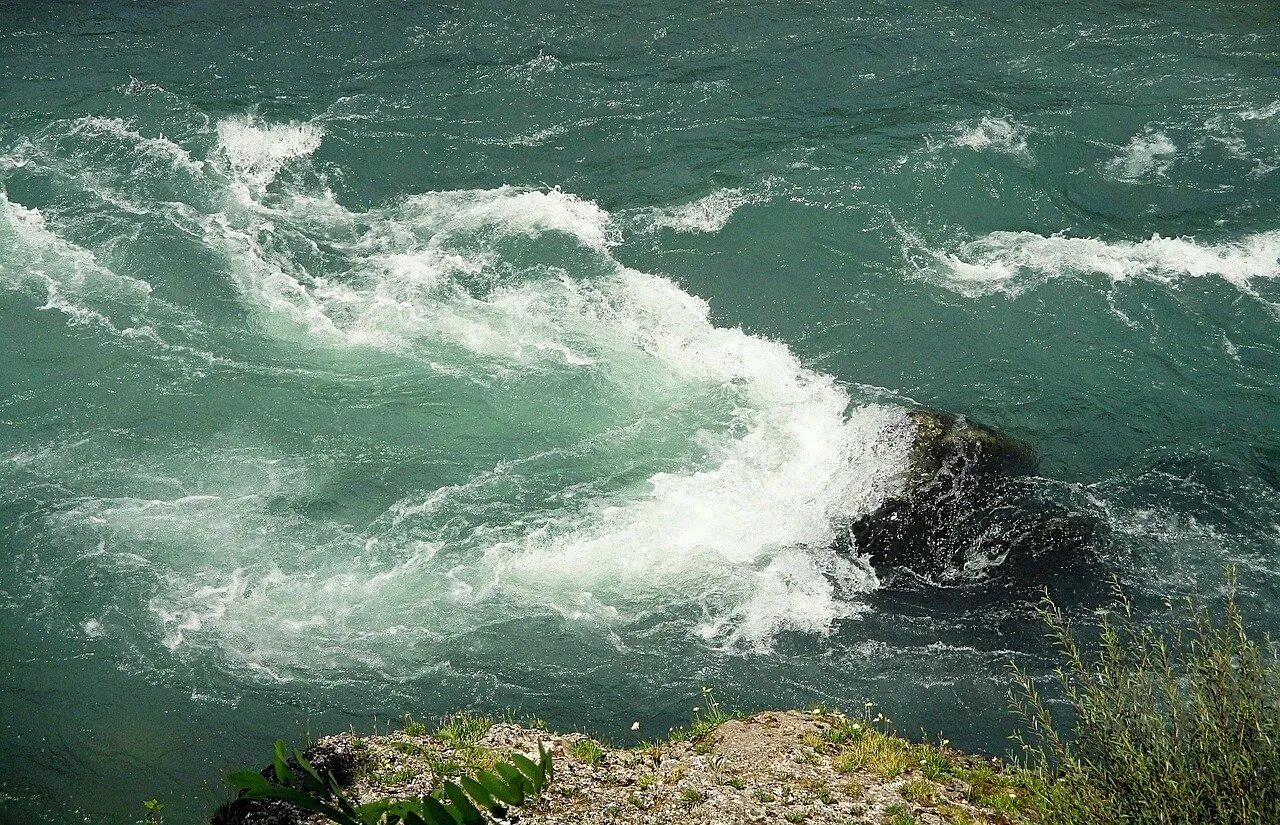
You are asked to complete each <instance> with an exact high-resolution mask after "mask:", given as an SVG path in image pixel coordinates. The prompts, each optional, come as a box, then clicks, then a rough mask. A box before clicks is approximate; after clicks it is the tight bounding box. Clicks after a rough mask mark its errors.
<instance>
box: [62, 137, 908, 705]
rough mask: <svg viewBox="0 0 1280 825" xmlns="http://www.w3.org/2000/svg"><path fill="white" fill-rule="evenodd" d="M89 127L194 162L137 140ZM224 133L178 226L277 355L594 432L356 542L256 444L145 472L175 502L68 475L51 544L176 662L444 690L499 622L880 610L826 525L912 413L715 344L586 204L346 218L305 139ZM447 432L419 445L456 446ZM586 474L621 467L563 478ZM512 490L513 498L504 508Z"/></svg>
mask: <svg viewBox="0 0 1280 825" xmlns="http://www.w3.org/2000/svg"><path fill="white" fill-rule="evenodd" d="M82 128H83V129H86V130H93V131H96V132H101V133H104V134H105V135H107V136H109V137H111V138H112V139H121V140H125V141H131V142H133V143H134V144H137V145H138V146H139V147H141V148H142V150H143V151H149V152H154V153H156V155H157V156H158V157H159V156H163V157H164V158H166V159H167V161H168V162H171V163H172V164H174V166H175V168H178V167H185V166H187V165H188V162H187V160H186V159H184V157H183V156H181V155H180V154H179V153H178V152H175V151H174V150H173V149H172V148H171V147H169V145H168V144H166V143H155V144H150V143H148V141H149V140H160V139H159V138H155V139H149V138H147V137H145V136H143V135H140V134H138V133H136V132H135V131H134V130H132V128H131V127H130V126H129V125H128V124H127V123H126V122H124V121H115V120H109V121H103V122H101V123H98V122H94V123H88V122H86V123H85V124H83V125H82ZM213 132H214V134H215V135H216V138H217V145H216V147H214V148H213V149H212V150H211V152H210V153H209V158H208V160H207V161H203V162H202V161H190V163H192V164H195V165H197V166H201V165H203V164H204V163H207V164H208V165H209V167H210V174H208V175H207V176H203V177H201V178H200V179H199V180H198V181H197V186H198V187H203V188H202V189H201V190H198V191H197V194H198V197H192V198H191V199H190V202H189V203H184V204H179V205H174V206H172V207H171V208H170V207H166V209H167V210H168V211H167V212H166V219H167V220H169V221H171V222H172V223H174V224H176V225H178V226H180V227H182V228H183V229H184V230H186V231H187V232H188V233H189V234H190V235H191V236H193V237H196V238H198V239H200V240H201V241H202V242H203V244H204V246H205V248H206V250H207V252H208V253H210V254H211V255H213V256H214V258H215V259H216V260H220V261H222V262H223V264H224V266H225V271H226V272H227V274H228V275H230V277H231V278H232V279H233V281H234V283H235V285H236V287H237V290H238V293H239V295H240V298H241V300H242V301H243V303H244V305H245V307H246V308H248V309H249V310H250V312H251V313H253V315H254V317H256V318H257V319H258V320H259V322H260V323H261V331H262V332H265V333H267V334H268V335H267V337H268V339H269V341H270V342H271V343H272V345H273V346H274V348H275V349H277V350H279V351H281V352H288V353H291V356H290V357H294V358H306V357H309V356H308V353H312V352H315V351H317V349H319V350H324V349H327V348H332V349H333V350H334V351H336V352H341V353H342V354H343V355H344V357H351V358H359V357H361V356H360V353H361V352H362V351H364V352H369V353H383V354H386V355H390V356H394V357H395V358H397V359H402V363H403V364H405V365H407V366H404V367H403V369H404V370H405V374H406V375H413V376H414V377H415V380H418V381H421V382H426V383H430V382H432V381H435V380H437V376H439V375H449V376H453V375H463V376H466V377H467V378H468V379H470V380H472V381H474V382H476V384H478V385H480V386H483V387H490V388H492V389H490V390H489V392H490V393H498V395H497V396H494V397H492V398H490V401H491V402H492V403H496V404H499V405H503V406H509V407H511V408H512V411H511V415H513V416H514V415H517V414H518V413H519V410H520V409H523V407H521V405H528V407H529V409H530V410H531V412H532V414H535V415H536V414H537V413H536V412H535V411H536V410H538V409H546V408H548V407H550V408H556V409H561V410H563V409H565V408H568V407H572V406H575V405H581V406H583V407H584V408H586V409H589V411H590V414H589V415H586V416H584V417H582V419H581V420H578V419H575V418H574V417H573V416H570V415H564V414H561V415H557V416H555V421H556V422H557V427H559V428H560V429H562V430H564V432H563V433H562V434H558V435H557V438H558V439H559V440H558V441H557V442H556V443H554V444H553V445H552V446H551V447H550V448H548V449H544V450H541V451H540V452H537V453H536V454H534V455H532V456H527V457H522V458H521V459H518V460H517V461H520V460H523V458H528V461H527V462H526V463H524V464H518V463H506V464H502V463H500V464H499V465H498V466H488V467H485V466H482V467H478V468H474V469H475V471H474V473H473V474H472V480H471V481H465V480H464V481H463V482H462V483H460V484H452V485H449V486H448V487H442V488H438V489H424V490H421V491H412V490H407V491H399V494H398V495H397V496H395V497H394V499H393V500H392V501H389V502H387V503H386V504H385V505H384V508H385V509H384V513H383V515H382V516H379V517H377V518H375V519H374V520H373V521H372V522H371V523H363V524H361V525H353V524H349V523H347V522H346V521H344V520H342V519H341V518H337V517H335V516H333V515H328V516H326V515H323V514H317V513H314V512H310V511H307V510H305V508H302V509H300V508H298V507H295V506H293V505H292V504H291V503H290V502H291V500H292V497H293V496H294V495H305V494H307V493H308V491H310V492H313V493H315V494H316V495H320V492H319V490H320V489H321V488H323V486H324V485H325V484H326V482H325V480H324V478H323V477H322V476H316V475H315V474H314V473H312V472H311V471H310V470H308V469H306V465H307V463H308V462H307V461H304V460H302V459H300V458H298V457H290V456H281V455H271V454H270V453H268V452H265V451H264V450H263V449H262V448H261V447H259V446H257V445H254V444H252V443H247V444H245V445H243V446H242V447H237V448H235V449H230V450H228V449H226V448H225V446H222V447H219V446H218V445H214V444H207V445H195V446H193V449H195V450H197V451H198V452H200V453H201V455H202V458H201V460H200V461H199V462H195V463H192V464H191V465H190V466H179V467H175V466H173V465H170V464H164V463H162V464H161V465H160V466H156V467H154V468H152V469H151V470H150V471H149V472H150V473H151V474H152V475H153V476H154V477H156V478H168V479H170V481H169V482H166V483H165V484H163V485H161V488H160V489H155V490H137V491H131V492H121V493H119V494H114V495H111V496H104V495H103V490H102V488H101V486H100V485H96V484H95V483H94V482H93V480H92V479H85V478H81V479H79V480H77V484H80V485H83V489H84V491H85V492H84V494H83V495H81V496H79V497H78V498H77V500H76V501H75V502H74V503H73V504H71V505H70V506H66V507H64V508H63V509H62V510H61V511H60V512H59V513H58V514H57V515H55V516H54V517H53V521H54V522H55V523H56V525H57V529H58V530H59V531H60V533H61V534H62V535H63V536H65V537H67V538H68V539H69V540H70V541H72V542H73V543H74V542H86V543H92V544H94V545H99V544H100V546H101V552H99V553H96V554H93V555H92V557H91V564H92V566H93V567H94V568H95V569H96V570H97V571H98V575H100V576H101V577H102V578H103V579H106V580H119V581H120V582H121V586H120V588H119V590H118V592H116V593H115V594H114V596H113V598H114V599H115V600H116V601H115V602H114V604H115V605H116V607H117V609H118V610H120V611H121V612H124V613H130V614H134V618H135V621H136V620H137V619H138V617H137V616H136V613H137V611H138V609H139V608H140V607H143V605H145V608H144V609H146V610H147V611H148V612H149V615H150V616H151V617H152V621H154V622H155V623H156V625H157V627H158V633H159V638H158V639H157V642H158V643H159V644H161V645H163V647H164V648H165V649H167V650H168V651H169V653H170V655H172V656H173V657H175V659H176V660H179V661H184V662H195V661H199V660H202V659H205V660H207V659H208V658H209V657H210V656H213V657H216V658H217V659H219V660H221V661H224V662H227V663H230V664H232V665H234V666H235V667H237V668H238V669H240V670H241V671H242V672H243V673H246V674H249V675H251V676H252V677H254V678H265V679H271V680H278V679H287V678H291V677H292V676H296V675H298V674H302V673H306V674H310V675H312V676H316V677H319V678H324V674H333V675H335V678H340V677H339V676H338V674H343V673H345V672H348V671H352V670H358V669H360V668H373V669H375V670H377V671H378V672H379V673H382V674H390V675H391V677H392V678H399V677H402V676H405V675H408V674H411V673H414V672H417V671H418V670H419V669H421V668H422V667H425V666H431V663H433V662H435V661H436V659H435V656H434V654H433V653H432V652H431V651H432V649H433V648H434V647H435V646H438V645H439V644H440V643H441V641H442V640H444V639H460V638H467V637H469V636H472V635H474V636H476V638H477V639H479V638H480V637H482V636H483V634H484V632H485V631H484V628H486V627H487V626H489V625H490V624H492V623H495V622H505V621H507V620H508V619H509V617H510V616H513V615H516V616H526V617H529V618H530V621H540V620H550V619H552V618H554V619H555V620H556V621H559V622H567V623H570V624H573V625H577V626H583V627H588V628H595V630H594V631H593V632H597V633H600V634H605V635H611V634H618V633H624V634H625V633H626V632H627V629H628V628H636V627H643V626H647V625H650V624H652V623H655V622H659V623H674V625H673V626H675V627H679V628H681V631H680V632H682V633H683V634H684V635H685V636H687V637H689V638H701V639H703V640H704V641H705V642H707V643H712V644H716V645H720V646H724V647H727V648H734V649H742V648H753V649H755V648H764V647H767V646H769V645H770V644H771V643H772V641H773V639H774V638H775V637H776V636H777V635H778V634H779V633H783V632H786V631H801V632H806V633H823V632H826V631H828V630H829V629H830V628H831V627H832V626H833V624H834V623H835V622H836V621H837V620H838V619H840V618H841V617H844V616H847V615H850V614H851V613H852V612H854V611H856V610H857V599H858V596H859V595H860V594H862V593H865V592H866V591H867V590H869V589H872V588H874V587H875V586H876V585H877V580H876V578H875V575H874V572H873V571H871V570H870V568H868V567H867V566H866V565H865V564H862V563H860V562H859V561H858V560H856V559H853V560H850V559H837V558H835V557H834V556H833V555H832V554H831V553H830V552H829V551H828V547H829V545H830V543H831V541H832V538H833V535H832V527H831V524H832V520H833V518H835V517H837V516H848V515H851V514H856V513H860V512H866V511H869V510H870V509H873V508H874V507H875V506H877V504H878V503H879V502H880V501H881V500H882V499H883V498H884V496H886V495H887V494H889V493H890V492H891V491H892V490H893V489H895V486H896V485H897V484H898V483H899V477H900V469H901V467H902V465H903V462H904V461H905V455H906V449H907V444H908V443H909V440H910V433H909V431H908V428H907V425H906V422H905V419H904V417H903V413H902V410H901V409H900V408H898V407H892V406H878V405H862V406H858V405H855V404H854V403H853V401H852V399H851V397H850V395H849V393H848V391H847V390H846V389H845V388H844V387H842V386H840V385H839V384H838V383H837V382H835V381H834V380H832V379H831V378H830V377H829V376H826V375H822V374H820V373H816V372H813V371H812V370H810V369H808V368H806V367H805V366H804V365H803V364H802V363H801V362H800V360H799V359H798V358H797V357H796V356H795V354H794V353H792V352H791V351H790V350H789V349H788V348H787V347H786V346H785V345H784V344H781V343H779V342H775V341H770V340H767V339H765V338H761V337H758V336H753V335H750V334H748V333H746V332H744V331H742V330H740V329H727V328H722V327H717V326H715V325H714V324H713V323H712V322H711V319H710V308H709V307H708V305H707V303H706V302H705V301H703V300H701V299H700V298H698V297H696V296H693V295H690V294H689V293H687V292H685V291H684V290H682V289H681V288H680V286H679V285H678V284H677V283H675V282H674V281H672V280H671V279H669V278H665V277H662V276H659V275H654V274H649V273H645V272H641V271H638V270H635V269H631V268H629V267H626V266H624V265H623V264H622V263H621V262H620V261H618V260H617V259H616V258H615V257H614V250H615V249H616V247H617V246H618V244H619V243H620V241H621V237H622V234H621V229H620V224H619V221H617V220H615V218H614V216H613V215H611V214H610V213H609V212H607V211H606V210H604V209H602V208H601V207H600V206H599V205H598V204H596V203H594V202H592V201H590V200H587V199H585V198H581V197H578V196H575V195H573V194H570V193H566V192H562V191H560V190H559V189H528V188H519V187H512V186H502V187H498V188H495V189H481V190H458V191H444V192H428V193H424V194H420V195H416V196H410V197H406V198H402V199H399V200H398V201H396V202H394V203H391V204H387V205H383V206H376V207H373V208H370V209H367V210H363V211H358V210H353V209H349V208H347V207H345V206H343V205H342V204H341V203H340V202H339V199H338V197H337V196H336V195H335V193H334V192H332V191H331V190H329V189H328V188H327V187H326V186H325V185H324V184H323V182H322V181H319V180H317V179H316V178H315V177H314V176H309V175H307V174H306V172H307V169H308V165H309V160H308V158H309V156H310V155H311V154H312V153H314V152H315V151H316V149H317V148H318V147H319V145H320V142H321V140H322V137H323V133H322V130H321V129H320V128H319V127H318V126H317V125H315V124H310V123H290V124H273V123H269V122H265V121H262V120H260V119H258V118H256V117H253V116H244V117H233V118H226V119H224V120H222V121H220V122H218V123H217V124H216V127H215V128H214V129H213ZM174 145H175V146H176V144H174ZM287 168H290V169H291V171H290V172H288V173H286V172H285V170H286V169H287ZM295 171H296V172H297V173H298V174H294V172H295ZM759 197H761V196H760V195H753V194H749V193H746V192H744V191H743V190H738V189H733V190H729V189H726V190H719V191H717V192H714V193H712V194H710V195H708V196H707V197H704V198H701V199H699V200H697V201H694V202H692V203H690V204H686V205H684V206H682V207H679V208H676V209H673V210H661V211H655V212H654V213H652V214H651V215H650V216H649V218H650V219H651V220H652V221H653V224H654V225H655V226H657V225H662V226H666V227H669V228H674V229H678V230H679V231H718V230H719V229H720V228H722V227H723V226H724V225H725V223H726V222H727V221H728V220H729V219H730V216H731V215H732V214H733V211H734V210H735V209H737V208H739V207H740V206H742V205H745V204H747V203H752V202H756V200H757V199H758V198H759ZM627 221H628V222H630V217H628V218H627ZM534 404H536V405H537V406H533V405H534ZM506 414H507V411H505V410H504V411H502V412H500V413H497V415H498V416H499V417H501V416H504V415H506ZM663 422H665V424H662V423H663ZM462 424H467V427H471V424H470V423H468V422H467V421H466V419H465V418H463V419H461V423H460V424H453V423H450V421H449V420H445V421H444V422H443V423H437V422H433V423H432V424H431V426H432V427H436V428H441V429H432V430H430V431H429V432H430V433H431V437H433V438H436V439H440V440H442V441H443V442H445V443H451V442H453V441H456V442H457V443H460V444H465V439H466V438H468V437H471V435H470V433H471V432H472V429H467V427H463V426H462ZM659 425H662V426H659ZM475 431H476V432H480V430H478V429H477V430H475ZM514 446H517V447H518V445H514ZM597 459H604V460H605V461H606V462H607V464H605V465H602V466H617V467H622V468H626V469H625V471H624V472H617V471H615V473H616V478H615V477H613V476H611V475H610V474H609V473H604V474H601V473H600V472H598V469H599V468H595V467H592V466H585V467H579V468H577V470H576V471H574V472H569V471H568V470H565V469H560V468H562V467H573V466H574V464H575V462H591V461H594V460H597ZM133 460H135V461H136V460H137V458H136V456H135V457H133ZM299 463H301V468H299V466H295V465H299ZM233 466H240V467H243V468H244V472H243V473H241V474H239V480H236V481H232V480H230V479H233V478H235V477H236V474H230V475H229V468H231V467H233ZM291 468H292V469H291ZM117 469H118V468H117ZM551 470H554V472H550V471H551ZM561 476H563V477H564V479H565V480H563V481H561V480H560V477H561ZM513 477H515V478H516V479H517V480H518V487H519V488H520V491H519V495H520V496H523V498H519V499H513V500H508V497H509V495H510V492H511V490H510V488H509V486H507V485H505V484H504V483H497V484H492V483H490V481H491V480H493V479H498V480H499V481H503V480H509V479H511V478H513ZM579 477H589V478H590V479H591V481H590V483H582V482H581V481H579V480H578V479H579ZM473 482H474V483H473ZM289 491H294V492H293V493H290V492H289ZM495 521H496V523H494V522H495ZM126 579H127V581H128V584H127V585H126V584H124V582H125V580H126ZM528 641H529V642H530V643H535V642H536V640H535V639H530V640H528Z"/></svg>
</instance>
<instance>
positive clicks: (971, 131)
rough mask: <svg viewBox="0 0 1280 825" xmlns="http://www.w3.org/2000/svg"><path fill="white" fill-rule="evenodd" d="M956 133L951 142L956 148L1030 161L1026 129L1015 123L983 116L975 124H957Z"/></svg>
mask: <svg viewBox="0 0 1280 825" xmlns="http://www.w3.org/2000/svg"><path fill="white" fill-rule="evenodd" d="M956 132H957V134H956V136H955V138H954V139H953V141H952V142H953V143H954V145H956V146H959V147H962V148H965V149H972V150H974V151H979V152H981V151H992V152H1003V153H1005V154H1009V155H1016V156H1018V157H1020V158H1022V159H1024V160H1028V161H1029V160H1031V159H1032V156H1031V150H1030V149H1028V148H1027V129H1026V127H1025V126H1023V125H1022V124H1020V123H1018V122H1016V121H1012V120H1006V119H1005V118H1000V117H992V116H990V115H983V116H982V118H981V119H979V120H978V121H977V122H976V123H961V124H957V126H956Z"/></svg>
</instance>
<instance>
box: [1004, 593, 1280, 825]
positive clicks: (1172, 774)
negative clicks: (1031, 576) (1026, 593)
mask: <svg viewBox="0 0 1280 825" xmlns="http://www.w3.org/2000/svg"><path fill="white" fill-rule="evenodd" d="M1236 592H1237V591H1236V579H1235V571H1234V570H1229V571H1228V574H1227V592H1226V598H1225V604H1224V607H1223V613H1222V616H1221V619H1220V620H1215V619H1214V617H1213V616H1211V615H1210V613H1209V611H1208V610H1207V609H1205V607H1204V606H1203V605H1202V604H1201V603H1200V602H1199V601H1197V600H1188V601H1187V604H1186V613H1187V616H1186V617H1185V618H1184V617H1181V616H1179V615H1178V611H1174V610H1173V609H1172V607H1171V608H1170V612H1171V615H1170V627H1169V629H1168V631H1167V632H1163V633H1162V632H1160V631H1158V630H1156V629H1153V628H1152V627H1150V626H1147V625H1143V624H1140V623H1139V621H1138V620H1137V619H1136V618H1135V616H1134V610H1133V606H1132V604H1131V603H1130V601H1129V600H1128V599H1127V598H1126V597H1125V595H1124V594H1123V592H1121V590H1120V588H1119V587H1118V586H1117V587H1116V595H1117V600H1118V608H1119V609H1118V610H1117V611H1116V612H1115V614H1114V615H1111V616H1107V617H1104V618H1103V619H1102V620H1101V621H1100V623H1099V626H1098V630H1099V640H1098V641H1099V651H1098V653H1097V656H1096V660H1091V659H1090V658H1088V657H1086V654H1085V652H1084V650H1083V649H1082V646H1081V644H1080V643H1079V642H1078V641H1077V640H1076V637H1075V635H1074V634H1073V632H1072V629H1071V627H1070V625H1069V624H1068V622H1067V620H1066V618H1065V617H1064V616H1063V614H1062V611H1061V610H1060V609H1059V608H1058V606H1057V605H1056V604H1054V603H1053V602H1052V601H1051V600H1049V598H1048V596H1047V595H1046V597H1045V599H1044V601H1043V603H1042V607H1041V613H1042V615H1043V617H1044V619H1045V621H1046V622H1047V624H1048V626H1049V635H1050V637H1051V638H1052V639H1053V641H1054V643H1055V644H1056V645H1057V647H1058V650H1059V652H1060V654H1061V657H1062V660H1063V664H1062V666H1061V667H1060V668H1059V669H1058V671H1057V672H1056V675H1057V683H1058V686H1059V687H1060V689H1061V691H1062V696H1063V698H1064V699H1065V701H1066V704H1067V706H1068V707H1069V709H1070V711H1071V715H1072V717H1073V728H1072V729H1071V731H1070V733H1069V734H1068V732H1067V731H1064V730H1063V729H1062V728H1061V727H1060V726H1059V723H1058V721H1057V720H1056V719H1055V718H1054V717H1053V715H1052V714H1051V713H1050V711H1049V708H1048V705H1047V704H1046V702H1045V700H1044V699H1042V697H1041V696H1040V694H1039V692H1038V690H1037V688H1036V686H1035V685H1034V683H1033V682H1032V680H1031V678H1030V677H1029V676H1028V675H1027V674H1025V673H1024V672H1022V671H1020V670H1017V669H1016V668H1015V669H1014V676H1015V679H1016V687H1017V691H1016V692H1015V693H1012V694H1011V695H1010V699H1011V702H1012V704H1013V707H1014V710H1015V712H1016V713H1017V714H1018V715H1019V716H1020V717H1021V719H1022V721H1023V723H1024V725H1025V727H1026V728H1027V731H1028V734H1027V736H1022V735H1019V736H1016V737H1015V739H1016V740H1017V741H1019V742H1020V743H1021V744H1022V746H1023V748H1024V749H1025V751H1026V752H1027V754H1028V756H1029V761H1030V763H1031V766H1032V767H1033V769H1034V770H1035V771H1036V772H1037V774H1038V776H1039V778H1040V780H1041V781H1040V782H1039V783H1038V784H1039V785H1040V787H1039V789H1038V790H1037V795H1038V797H1039V799H1037V800H1036V801H1037V802H1038V807H1040V808H1041V809H1042V810H1043V812H1044V814H1043V819H1044V821H1046V822H1049V823H1063V824H1064V825H1073V824H1074V823H1091V824H1092V823H1099V824H1100V825H1109V824H1110V823H1126V825H1146V824H1147V823H1151V824H1152V825H1155V824H1156V823H1159V825H1184V824H1185V825H1192V824H1193V823H1207V822H1213V823H1221V825H1233V824H1234V823H1240V824H1241V825H1243V823H1261V822H1280V668H1278V666H1277V656H1276V651H1275V649H1274V648H1273V647H1271V646H1269V645H1268V646H1266V647H1265V649H1264V648H1260V647H1259V646H1258V644H1257V643H1255V642H1254V641H1253V640H1251V639H1250V638H1249V636H1248V635H1247V633H1246V632H1245V626H1244V620H1243V618H1242V616H1241V613H1240V609H1239V606H1238V605H1237V601H1236ZM1187 619H1189V621H1187ZM1185 625H1189V630H1183V629H1182V628H1183V627H1184V626H1185ZM1028 738H1029V740H1030V741H1028Z"/></svg>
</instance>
